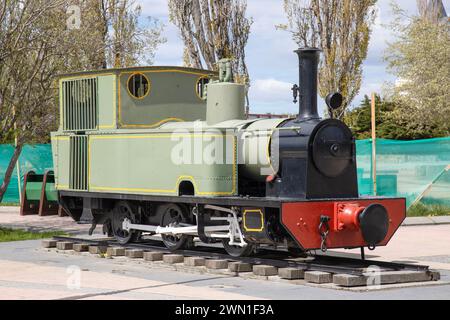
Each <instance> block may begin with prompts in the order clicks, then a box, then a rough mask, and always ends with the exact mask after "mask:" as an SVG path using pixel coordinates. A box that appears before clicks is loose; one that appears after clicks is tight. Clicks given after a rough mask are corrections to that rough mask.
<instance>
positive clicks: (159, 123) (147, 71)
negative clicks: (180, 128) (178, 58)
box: [118, 69, 208, 128]
mask: <svg viewBox="0 0 450 320" xmlns="http://www.w3.org/2000/svg"><path fill="white" fill-rule="evenodd" d="M167 72H175V73H183V74H190V75H198V76H201V77H202V76H203V77H208V75H206V74H204V73H199V72H190V71H183V70H176V69H163V70H134V71H127V72H121V73H120V74H119V81H118V82H119V88H118V90H119V92H118V99H119V105H118V109H119V125H120V126H121V127H122V128H155V127H158V126H160V125H161V124H163V123H166V122H171V121H176V122H184V121H185V120H183V119H179V118H167V119H163V120H161V121H159V122H157V123H153V124H123V123H122V97H121V91H122V90H120V89H121V88H120V83H121V82H120V79H121V77H122V75H125V74H134V73H142V74H144V73H167ZM194 89H195V88H194ZM127 91H128V81H127ZM194 91H195V92H197V90H194Z"/></svg>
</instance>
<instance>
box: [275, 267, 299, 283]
mask: <svg viewBox="0 0 450 320" xmlns="http://www.w3.org/2000/svg"><path fill="white" fill-rule="evenodd" d="M278 276H279V277H280V278H281V279H287V280H297V279H303V278H304V277H305V270H303V269H298V268H281V269H278Z"/></svg>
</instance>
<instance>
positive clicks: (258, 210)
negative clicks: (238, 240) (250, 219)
mask: <svg viewBox="0 0 450 320" xmlns="http://www.w3.org/2000/svg"><path fill="white" fill-rule="evenodd" d="M247 212H256V213H259V214H260V215H261V228H260V229H251V228H247V223H246V219H245V216H246V214H247ZM243 219H244V230H245V231H247V232H262V231H263V230H264V214H263V213H262V211H261V209H252V210H244V214H243Z"/></svg>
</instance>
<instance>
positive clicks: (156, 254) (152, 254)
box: [144, 251, 163, 261]
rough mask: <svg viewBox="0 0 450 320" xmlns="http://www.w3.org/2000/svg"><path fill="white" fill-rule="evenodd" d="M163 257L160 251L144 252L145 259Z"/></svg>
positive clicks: (156, 259)
mask: <svg viewBox="0 0 450 320" xmlns="http://www.w3.org/2000/svg"><path fill="white" fill-rule="evenodd" d="M162 259H163V253H162V252H150V251H148V252H144V260H145V261H161V260H162Z"/></svg>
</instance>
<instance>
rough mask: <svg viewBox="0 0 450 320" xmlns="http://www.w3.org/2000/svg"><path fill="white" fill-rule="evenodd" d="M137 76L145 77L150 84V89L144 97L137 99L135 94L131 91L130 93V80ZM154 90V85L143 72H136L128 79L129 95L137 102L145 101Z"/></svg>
mask: <svg viewBox="0 0 450 320" xmlns="http://www.w3.org/2000/svg"><path fill="white" fill-rule="evenodd" d="M137 75H141V76H143V77H144V78H145V79H146V80H147V83H148V89H147V92H146V93H145V94H144V95H143V96H142V97H136V96H135V95H134V94H132V93H131V91H130V80H131V78H133V77H134V76H137ZM151 90H152V83H151V81H150V79H149V78H148V77H147V76H146V75H145V74H143V73H142V72H134V73H132V74H131V75H130V76H129V77H128V80H127V91H128V94H129V95H130V96H131V97H132V98H133V99H136V100H144V99H145V98H146V97H147V96H148V95H149V94H150V91H151Z"/></svg>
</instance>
